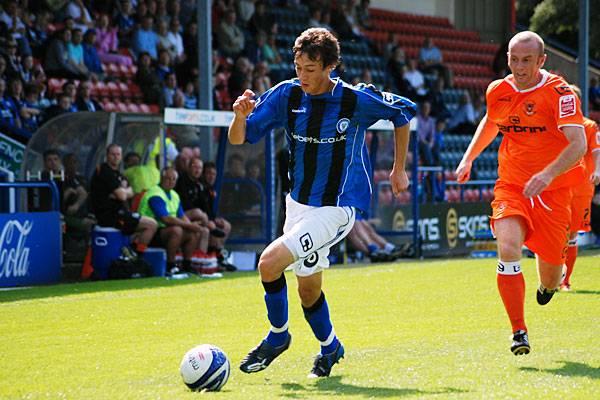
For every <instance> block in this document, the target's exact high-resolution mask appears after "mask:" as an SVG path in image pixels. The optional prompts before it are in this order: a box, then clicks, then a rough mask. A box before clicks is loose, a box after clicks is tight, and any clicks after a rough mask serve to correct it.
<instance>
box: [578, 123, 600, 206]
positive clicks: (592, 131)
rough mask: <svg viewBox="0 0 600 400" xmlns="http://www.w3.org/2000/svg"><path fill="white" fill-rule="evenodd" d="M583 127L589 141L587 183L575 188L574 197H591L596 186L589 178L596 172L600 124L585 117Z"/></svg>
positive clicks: (586, 165)
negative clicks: (599, 125)
mask: <svg viewBox="0 0 600 400" xmlns="http://www.w3.org/2000/svg"><path fill="white" fill-rule="evenodd" d="M583 127H584V129H585V137H586V139H587V151H586V152H585V156H583V164H584V166H585V181H584V182H583V184H581V185H577V186H575V187H574V188H573V196H589V197H592V196H593V195H594V184H593V183H591V182H590V181H589V177H590V175H591V174H592V172H594V169H595V167H596V166H595V165H594V155H593V153H594V152H595V151H600V129H598V124H596V122H594V121H592V120H591V119H589V118H586V117H583Z"/></svg>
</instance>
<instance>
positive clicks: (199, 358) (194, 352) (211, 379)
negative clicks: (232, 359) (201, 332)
mask: <svg viewBox="0 0 600 400" xmlns="http://www.w3.org/2000/svg"><path fill="white" fill-rule="evenodd" d="M179 372H181V377H182V378H183V382H184V383H185V384H186V385H187V387H189V388H190V389H192V390H197V391H200V390H206V391H214V392H216V391H218V390H220V389H221V388H222V387H223V385H225V383H227V379H228V378H229V358H227V354H225V352H224V351H223V350H221V349H220V348H218V347H217V346H213V345H211V344H201V345H199V346H196V347H194V348H193V349H191V350H190V351H188V352H187V353H185V355H184V356H183V360H181V365H180V366H179Z"/></svg>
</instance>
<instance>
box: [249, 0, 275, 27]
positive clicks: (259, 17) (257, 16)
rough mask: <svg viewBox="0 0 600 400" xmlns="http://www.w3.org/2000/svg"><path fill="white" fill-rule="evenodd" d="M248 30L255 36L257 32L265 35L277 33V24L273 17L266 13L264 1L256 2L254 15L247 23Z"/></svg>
mask: <svg viewBox="0 0 600 400" xmlns="http://www.w3.org/2000/svg"><path fill="white" fill-rule="evenodd" d="M248 30H250V32H252V34H253V35H256V34H257V33H258V32H261V31H262V32H264V33H266V34H267V35H271V34H273V35H274V34H276V33H277V23H276V22H275V20H274V19H273V17H272V16H271V15H270V14H268V13H267V4H266V2H265V1H264V0H261V1H258V2H257V3H256V5H255V10H254V14H253V15H252V18H250V21H248Z"/></svg>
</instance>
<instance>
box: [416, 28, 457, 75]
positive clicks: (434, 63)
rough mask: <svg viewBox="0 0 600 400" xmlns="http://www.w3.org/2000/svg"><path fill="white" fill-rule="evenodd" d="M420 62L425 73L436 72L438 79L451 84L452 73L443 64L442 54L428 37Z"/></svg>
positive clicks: (420, 55)
mask: <svg viewBox="0 0 600 400" xmlns="http://www.w3.org/2000/svg"><path fill="white" fill-rule="evenodd" d="M419 62H420V63H421V68H422V69H423V71H424V72H425V73H431V72H432V71H436V72H437V74H438V77H442V78H444V81H445V82H450V73H449V72H448V68H446V67H445V66H444V64H443V62H444V60H443V58H442V52H441V51H440V49H438V48H437V47H436V46H435V44H433V40H431V38H429V37H426V38H425V41H424V42H423V47H421V49H420V50H419Z"/></svg>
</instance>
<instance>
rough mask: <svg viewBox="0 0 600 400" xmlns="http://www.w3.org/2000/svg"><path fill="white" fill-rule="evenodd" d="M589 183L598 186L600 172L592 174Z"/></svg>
mask: <svg viewBox="0 0 600 400" xmlns="http://www.w3.org/2000/svg"><path fill="white" fill-rule="evenodd" d="M590 182H592V183H593V184H594V185H598V184H600V171H594V172H592V174H591V175H590Z"/></svg>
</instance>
